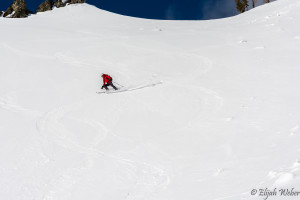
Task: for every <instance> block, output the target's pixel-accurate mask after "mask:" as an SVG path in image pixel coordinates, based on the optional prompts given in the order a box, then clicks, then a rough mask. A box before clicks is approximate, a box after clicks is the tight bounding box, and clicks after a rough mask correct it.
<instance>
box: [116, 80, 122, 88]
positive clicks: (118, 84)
mask: <svg viewBox="0 0 300 200" xmlns="http://www.w3.org/2000/svg"><path fill="white" fill-rule="evenodd" d="M114 83H116V84H117V85H119V86H121V87H124V86H123V85H121V84H119V83H117V82H116V81H114Z"/></svg>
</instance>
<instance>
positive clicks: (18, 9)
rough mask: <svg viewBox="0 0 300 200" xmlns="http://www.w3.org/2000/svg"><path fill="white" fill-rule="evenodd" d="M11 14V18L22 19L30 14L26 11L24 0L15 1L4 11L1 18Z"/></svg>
mask: <svg viewBox="0 0 300 200" xmlns="http://www.w3.org/2000/svg"><path fill="white" fill-rule="evenodd" d="M12 13H13V15H12V16H11V17H12V18H24V17H27V16H28V14H29V13H31V12H30V11H29V10H27V7H26V3H25V0H15V1H14V2H13V4H12V5H11V6H10V7H9V8H8V9H7V10H6V12H5V13H4V15H3V17H7V16H8V15H10V14H12Z"/></svg>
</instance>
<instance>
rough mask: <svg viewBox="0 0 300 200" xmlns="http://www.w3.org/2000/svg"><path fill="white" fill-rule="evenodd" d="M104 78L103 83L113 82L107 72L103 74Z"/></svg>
mask: <svg viewBox="0 0 300 200" xmlns="http://www.w3.org/2000/svg"><path fill="white" fill-rule="evenodd" d="M102 78H103V85H105V84H107V83H111V82H112V78H111V77H110V76H109V75H107V74H104V75H103V76H102Z"/></svg>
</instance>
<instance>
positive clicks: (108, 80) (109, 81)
mask: <svg viewBox="0 0 300 200" xmlns="http://www.w3.org/2000/svg"><path fill="white" fill-rule="evenodd" d="M101 77H102V78H103V85H102V87H101V89H103V88H105V90H106V91H108V88H107V87H108V86H112V87H113V88H114V89H115V90H118V88H117V87H116V86H114V84H113V83H112V77H111V76H109V75H108V74H102V75H101Z"/></svg>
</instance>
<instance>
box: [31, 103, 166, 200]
mask: <svg viewBox="0 0 300 200" xmlns="http://www.w3.org/2000/svg"><path fill="white" fill-rule="evenodd" d="M84 105H85V104H84V102H83V101H81V102H77V103H72V104H69V105H66V106H63V107H59V108H57V109H54V110H52V111H50V112H48V113H47V114H45V115H44V116H43V117H42V118H41V119H39V120H38V121H37V124H36V127H37V130H38V132H39V133H40V134H41V135H42V136H43V137H44V138H45V141H47V143H55V144H56V145H59V146H62V147H64V148H66V149H70V150H72V151H76V152H77V153H82V154H85V155H86V163H87V165H85V166H77V167H73V168H71V169H69V170H67V171H66V172H64V173H63V174H61V176H60V178H59V179H57V180H53V181H54V183H53V184H52V185H53V187H52V188H51V189H50V190H49V191H48V193H47V194H46V197H45V199H52V198H51V196H52V195H53V194H56V193H57V192H58V191H63V190H68V189H71V188H72V185H74V184H76V183H78V182H79V181H80V180H78V179H79V178H78V175H80V174H81V173H84V171H85V170H86V169H88V168H91V167H92V166H93V162H94V160H95V159H96V160H97V159H105V160H106V161H107V162H113V163H115V164H116V165H121V166H122V170H123V171H131V174H135V173H139V171H144V176H142V177H139V176H138V175H136V176H133V177H131V178H133V179H136V187H137V188H133V189H132V191H130V193H129V196H128V197H127V199H135V196H140V195H146V194H148V195H150V194H153V192H155V191H158V190H161V189H165V188H166V187H167V186H168V184H169V181H170V178H169V175H168V174H167V173H166V171H165V170H164V169H162V168H160V167H158V166H154V165H152V164H149V163H145V162H140V161H135V160H130V159H125V158H122V157H120V156H116V155H111V154H108V153H106V152H104V151H99V150H97V149H96V147H97V146H98V145H99V144H101V142H103V141H104V140H105V139H106V137H107V136H108V135H109V131H108V128H107V127H106V126H105V125H104V124H103V123H101V122H99V121H96V120H93V119H85V118H74V117H72V118H71V119H72V120H74V121H76V123H83V124H86V125H88V126H90V127H91V128H93V129H94V130H95V131H96V132H97V134H96V137H94V138H90V140H91V142H90V144H89V145H88V146H86V145H82V144H80V142H74V141H73V140H72V139H71V138H68V137H67V136H66V135H68V136H69V135H72V132H70V130H68V128H67V127H65V126H64V124H63V123H61V121H62V120H63V119H64V118H65V117H66V116H65V115H66V114H68V112H70V111H72V110H77V109H80V107H81V106H84ZM50 160H51V159H50ZM74 173H76V174H77V175H74Z"/></svg>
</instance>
